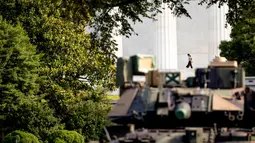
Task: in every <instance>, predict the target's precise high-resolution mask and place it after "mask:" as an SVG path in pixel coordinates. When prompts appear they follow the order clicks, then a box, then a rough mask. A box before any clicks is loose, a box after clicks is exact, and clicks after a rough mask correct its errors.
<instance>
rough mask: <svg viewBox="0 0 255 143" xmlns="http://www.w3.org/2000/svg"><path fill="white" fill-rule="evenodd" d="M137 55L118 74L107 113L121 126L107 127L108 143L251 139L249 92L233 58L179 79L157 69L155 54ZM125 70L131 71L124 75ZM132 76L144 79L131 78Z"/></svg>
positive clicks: (178, 76) (251, 118)
mask: <svg viewBox="0 0 255 143" xmlns="http://www.w3.org/2000/svg"><path fill="white" fill-rule="evenodd" d="M135 57H136V58H133V59H135V60H133V59H131V61H129V62H126V63H128V64H130V65H129V67H132V68H133V69H136V70H135V71H133V70H130V69H128V68H126V69H124V68H123V67H124V66H123V64H122V67H121V70H120V69H119V73H118V74H117V75H118V77H117V80H118V82H119V83H118V84H119V85H120V88H121V92H120V99H119V101H118V102H117V104H116V105H115V106H114V107H113V109H112V110H111V111H110V113H109V115H108V116H109V119H110V120H111V121H112V122H114V123H116V124H118V125H122V126H115V127H109V128H108V131H109V132H110V135H109V138H110V136H111V135H115V139H114V140H113V141H112V142H174V143H179V142H194V143H202V142H208V143H209V142H210V143H212V142H228V141H240V142H250V141H252V140H254V141H255V139H254V138H255V136H253V130H252V129H253V128H252V127H253V126H254V122H252V120H253V119H255V118H254V115H253V114H254V113H253V112H254V110H253V107H252V101H250V99H249V98H248V97H249V96H252V94H249V93H251V92H249V93H248V92H247V91H249V89H246V92H245V88H246V87H245V82H244V79H245V72H244V69H243V68H241V67H238V65H237V62H236V61H227V60H226V59H225V58H224V57H216V58H215V59H214V60H213V61H212V62H211V63H210V64H209V66H208V67H207V68H198V69H196V70H195V77H190V78H188V79H187V80H186V81H181V73H180V72H177V71H164V72H161V71H160V70H157V69H155V65H154V64H153V63H154V62H153V61H154V58H153V56H143V57H142V56H139V58H137V57H138V56H135ZM139 60H142V61H143V62H144V63H146V64H147V65H146V66H144V64H142V62H141V61H139ZM120 61H123V60H120ZM145 61H146V62H145ZM133 62H135V63H140V64H133ZM128 64H127V65H128ZM120 65H121V64H120ZM143 66H144V67H145V68H143ZM126 67H127V66H126ZM118 68H119V67H118ZM139 69H143V71H141V70H140V72H138V71H139ZM145 69H147V71H146V70H145ZM127 70H129V73H132V74H130V77H129V78H123V77H124V75H125V74H126V77H127V75H128V74H127V73H128V72H126V71H127ZM120 71H122V72H120ZM123 73H124V74H123ZM135 74H139V75H144V76H145V77H146V82H142V83H141V82H133V80H132V78H131V77H132V76H134V75H135ZM120 77H122V79H126V80H122V81H121V82H120V80H119V78H120ZM247 103H251V104H247ZM127 126H129V127H130V129H129V130H126V129H125V127H127ZM114 128H115V129H114Z"/></svg>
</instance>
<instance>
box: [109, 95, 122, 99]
mask: <svg viewBox="0 0 255 143" xmlns="http://www.w3.org/2000/svg"><path fill="white" fill-rule="evenodd" d="M107 98H108V99H109V100H119V99H120V97H119V95H107Z"/></svg>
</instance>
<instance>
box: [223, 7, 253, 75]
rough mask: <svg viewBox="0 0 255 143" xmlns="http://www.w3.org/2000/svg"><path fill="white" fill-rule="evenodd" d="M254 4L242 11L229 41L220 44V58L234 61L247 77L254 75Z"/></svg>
mask: <svg viewBox="0 0 255 143" xmlns="http://www.w3.org/2000/svg"><path fill="white" fill-rule="evenodd" d="M254 33H255V3H254V2H253V5H251V6H250V7H249V8H248V9H244V10H243V11H242V15H241V20H239V21H238V22H236V24H235V25H234V26H233V28H232V31H231V35H230V36H231V38H232V40H231V41H223V42H221V45H220V49H221V56H225V57H226V58H227V59H229V60H236V61H238V63H239V64H240V65H241V66H243V67H244V68H245V70H246V74H247V75H248V76H250V75H255V72H254V70H253V69H254V68H255V66H254V65H255V59H254V57H255V45H254V44H255V35H254Z"/></svg>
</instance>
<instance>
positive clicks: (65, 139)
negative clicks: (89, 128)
mask: <svg viewBox="0 0 255 143" xmlns="http://www.w3.org/2000/svg"><path fill="white" fill-rule="evenodd" d="M48 141H49V142H50V143H84V137H83V136H82V135H81V134H79V133H77V132H76V131H68V130H58V131H54V132H53V133H52V134H51V135H50V137H49V140H48Z"/></svg>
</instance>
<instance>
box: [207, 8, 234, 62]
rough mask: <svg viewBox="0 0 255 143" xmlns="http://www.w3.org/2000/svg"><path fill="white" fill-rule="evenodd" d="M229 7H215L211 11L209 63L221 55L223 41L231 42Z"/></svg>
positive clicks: (209, 14)
mask: <svg viewBox="0 0 255 143" xmlns="http://www.w3.org/2000/svg"><path fill="white" fill-rule="evenodd" d="M227 12H228V6H227V5H223V6H222V7H221V8H218V5H213V6H212V7H211V8H210V9H209V13H208V18H209V19H208V20H209V25H208V27H209V31H210V32H209V35H208V38H210V39H209V46H208V52H209V53H208V55H209V56H208V60H209V62H210V61H211V60H212V59H213V58H214V57H215V56H219V55H220V50H219V45H220V43H221V41H222V40H230V33H231V27H230V25H227V28H226V27H225V26H226V13H227Z"/></svg>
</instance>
